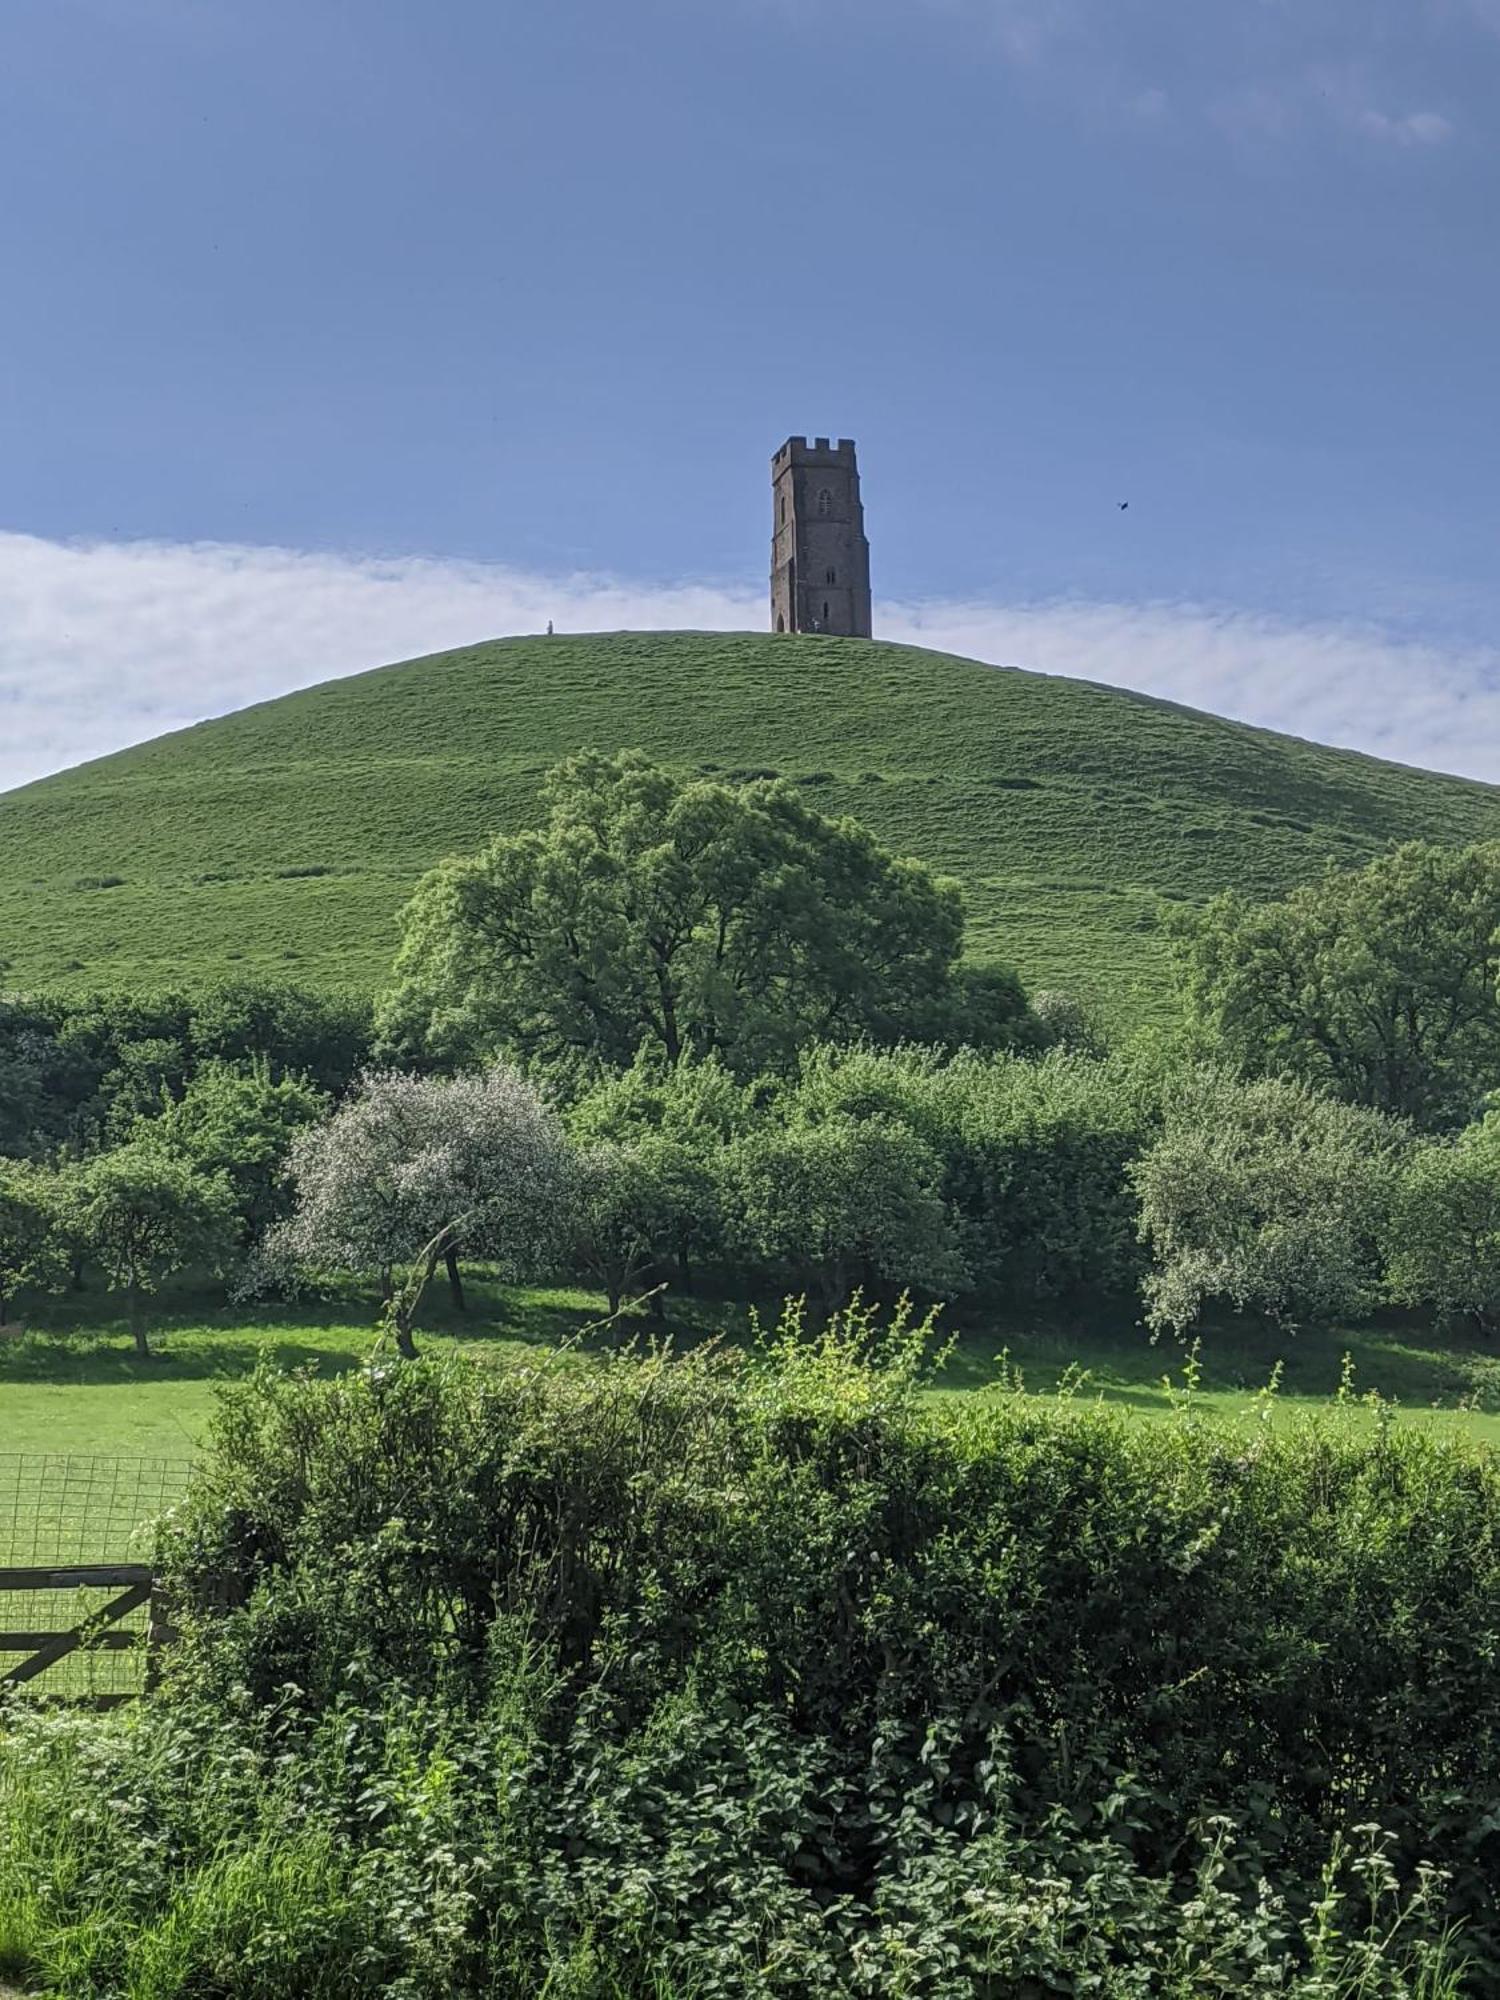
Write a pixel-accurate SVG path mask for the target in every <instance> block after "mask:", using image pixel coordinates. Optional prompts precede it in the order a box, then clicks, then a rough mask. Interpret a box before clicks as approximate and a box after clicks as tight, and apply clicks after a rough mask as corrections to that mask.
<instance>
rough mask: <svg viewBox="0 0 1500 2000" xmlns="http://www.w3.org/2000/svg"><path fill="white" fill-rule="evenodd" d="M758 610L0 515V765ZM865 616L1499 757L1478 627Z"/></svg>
mask: <svg viewBox="0 0 1500 2000" xmlns="http://www.w3.org/2000/svg"><path fill="white" fill-rule="evenodd" d="M549 618H551V619H553V620H555V622H556V624H557V627H558V629H559V630H560V631H615V630H621V629H637V630H657V629H664V628H666V629H670V628H686V629H696V630H726V631H734V630H760V629H763V627H764V624H765V609H764V601H763V593H762V592H761V590H760V589H759V588H753V589H752V588H750V587H748V586H746V587H738V586H719V585H712V584H693V583H686V584H683V583H678V584H650V583H632V582H629V581H625V580H622V579H619V578H612V577H598V576H571V577H545V576H538V575H534V574H528V573H526V572H524V571H520V570H516V569H510V568H505V567H501V566H499V565H493V564H486V563H471V562H459V561H452V560H444V559H431V558H423V557H400V558H377V557H354V556H343V555H324V554H309V553H305V552H301V551H297V550H292V549H278V548H251V547H234V546H226V545H223V544H197V545H177V544H164V543H150V542H138V543H125V544H118V543H59V542H51V541H45V540H42V539H39V538H37V537H34V536H28V535H17V534H0V788H7V787H10V786H14V785H19V784H23V783H25V782H26V781H27V780H28V779H31V778H36V777H40V776H42V775H44V774H45V773H47V772H49V771H55V770H59V769H62V768H63V767H64V766H66V765H70V764H76V763H80V762H82V761H84V760H85V759H86V758H89V757H96V756H99V755H102V754H103V753H104V752H106V751H109V750H115V749H119V748H122V747H123V746H124V745H126V744H128V743H135V742H140V741H142V740H143V739H145V738H147V737H150V736H156V735H159V734H160V733H161V732H162V731H164V730H168V729H176V728H179V727H181V726H183V725H184V724H187V723H190V722H197V721H201V720H203V719H204V718H206V717H208V716H213V715H221V714H224V713H226V712H227V711H229V710H230V709H234V708H240V707H243V706H245V705H246V704H247V703H249V702H254V701H263V700H266V699H268V698H270V697H272V696H274V695H278V694H284V693H287V692H288V691H289V690H291V689H293V688H298V687H308V686H311V685H312V684H313V683H314V682H316V681H322V680H329V679H332V678H335V677H337V676H339V675H342V674H348V673H354V672H358V671H360V670H361V669H363V668H366V667H371V666H377V665H379V664H381V663H382V662H385V661H388V660H399V659H406V658H410V657H412V656H414V655H416V654H420V653H430V652H438V651H441V650H442V649H443V648H445V647H449V646H459V645H463V644H466V643H471V642H473V641H476V640H481V639H488V638H496V637H500V636H503V635H506V634H510V633H518V632H539V631H541V630H543V629H544V628H545V626H546V623H547V620H548V619H549ZM876 623H877V630H878V632H879V634H880V636H881V637H882V638H887V639H897V640H909V641H911V642H912V643H913V644H917V645H922V646H931V647H934V648H938V649H941V650H944V651H949V652H955V653H961V654H965V655H967V656H969V657H970V658H973V659H979V660H986V661H989V662H991V663H992V664H995V665H998V666H1023V667H1031V668H1035V669H1038V670H1040V671H1042V672H1045V673H1055V674H1068V675H1073V676H1076V677H1078V678H1080V679H1084V680H1095V681H1105V682H1108V683H1110V684H1111V685H1113V686H1116V687H1124V688H1134V689H1137V690H1139V691H1140V692H1142V693H1145V694H1154V695H1161V696H1165V697H1166V698H1168V699H1170V700H1173V701H1180V702H1186V703H1188V704H1190V705H1191V706H1193V707H1196V708H1205V709H1209V710H1212V711H1213V712H1215V713H1217V714H1220V715H1229V716H1234V717H1236V718H1238V719H1239V720H1241V721H1245V722H1254V723H1259V724H1261V725H1262V726H1264V727H1266V728H1271V729H1281V730H1286V731H1289V732H1290V733H1292V734H1294V735H1298V736H1307V737H1312V738H1314V739H1316V740H1318V741H1320V742H1325V743H1335V744H1339V745H1342V746H1345V747H1347V748H1350V749H1358V750H1367V751H1370V752H1373V753H1374V754H1375V755H1377V756H1382V757H1392V758H1396V759H1398V760H1400V761H1402V762H1405V763H1411V764H1421V765H1426V766H1428V767H1430V768H1434V769H1439V770H1448V771H1459V772H1463V773H1465V774H1467V775H1469V776H1472V777H1479V778H1488V779H1492V780H1495V781H1500V651H1497V650H1495V649H1490V648H1474V649H1469V650H1461V649H1456V648H1446V647H1442V646H1437V645H1429V644H1421V643H1418V642H1414V641H1411V640H1408V639H1404V638H1397V637H1394V636H1392V635H1390V634H1388V633H1382V632H1381V631H1379V630H1378V629H1374V628H1369V629H1366V628H1363V627H1357V626H1353V625H1329V624H1324V625H1307V624H1296V623H1293V622H1290V621H1286V620H1281V619H1277V618H1274V617H1269V616H1266V615H1264V614H1262V613H1259V612H1253V611H1246V610H1238V609H1234V608H1223V607H1216V606H1211V605H1198V604H1187V603H1145V604H1127V603H1094V602H1079V601H1071V600H1063V601H1048V602H1043V603H1029V604H981V603H974V604H963V603H926V604H897V603H889V602H886V603H881V604H880V605H879V606H878V608H877V612H876Z"/></svg>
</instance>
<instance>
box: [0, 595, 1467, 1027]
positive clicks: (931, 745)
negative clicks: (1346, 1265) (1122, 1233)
mask: <svg viewBox="0 0 1500 2000" xmlns="http://www.w3.org/2000/svg"><path fill="white" fill-rule="evenodd" d="M581 745H593V746H596V747H598V748H601V749H613V748H618V747H621V746H625V745H632V746H638V747H640V748H642V749H644V750H646V751H649V752H650V753H652V754H653V755H655V756H657V757H660V758H662V759H663V760H665V761H667V762H669V763H671V764H673V765H674V766H677V767H678V768H680V769H682V770H684V771H715V772H722V773H725V774H727V775H730V776H736V775H748V774H750V773H761V772H772V771H774V772H779V773H781V774H783V775H785V776H786V777H789V778H792V779H795V780H796V781H797V782H798V783H799V784H800V785H802V786H804V787H805V788H806V790H807V795H808V797H809V798H810V799H811V800H812V801H813V802H814V803H815V804H817V805H818V806H819V807H820V808H821V809H823V810H824V811H828V812H834V813H845V812H847V813H854V814H856V815H858V817H860V818H861V819H863V820H865V821H867V822H868V823H869V824H870V825H871V826H872V827H873V828H874V829H875V830H876V832H877V833H879V834H880V836H881V837H882V838H883V839H885V840H886V841H888V842H889V843H891V844H892V845H893V846H894V847H896V848H898V849H900V850H902V851H903V852H907V853H912V854H918V855H921V856H923V857H925V858H926V859H927V860H929V861H931V862H933V863H935V864H936V865H937V866H939V867H940V868H942V869H945V870H948V871H950V872H952V873H953V874H955V875H957V876H959V877H960V878H961V879H962V881H963V883H964V885H965V888H966V890H967V894H968V899H969V906H970V912H971V938H972V946H973V949H974V950H975V952H976V953H977V954H979V955H981V956H987V957H1000V958H1005V959H1009V960H1011V961H1012V962H1014V963H1015V964H1017V965H1019V966H1020V968H1021V970H1022V972H1023V973H1024V974H1025V975H1026V976H1027V978H1028V979H1030V980H1031V981H1033V982H1034V983H1036V984H1045V985H1062V986H1066V987H1069V988H1072V989H1075V990H1078V991H1082V992H1086V993H1091V994H1093V995H1096V996H1097V997H1098V998H1099V999H1100V1000H1102V1001H1104V1002H1105V1003H1106V1004H1107V1005H1108V1006H1109V1007H1110V1008H1111V1009H1112V1010H1113V1011H1115V1012H1117V1013H1119V1014H1122V1015H1140V1014H1142V1013H1149V1012H1150V1011H1152V1009H1153V1008H1154V1007H1155V1006H1156V1005H1157V1004H1158V1003H1159V1000H1160V996H1161V991H1162V973H1163V959H1164V953H1163V945H1162V940H1161V937H1160V935H1159V932H1158V930H1157V928H1156V921H1155V911H1156V907H1157V906H1156V898H1157V897H1158V896H1159V895H1165V896H1169V897H1201V896H1205V895H1208V894H1210V893H1211V892H1212V891H1214V890H1215V889H1218V888H1220V887H1222V886H1224V885H1225V884H1236V885H1238V886H1240V887H1242V888H1244V889H1246V890H1249V891H1251V892H1254V893H1257V894H1272V893H1275V892H1277V891H1279V890H1281V889H1283V888H1284V887H1286V886H1288V885H1289V884H1291V883H1293V882H1295V881H1298V880H1300V879H1302V878H1305V877H1306V876H1308V875H1310V874H1312V873H1314V872H1316V871H1317V870H1319V869H1320V868H1321V867H1322V865H1323V863H1324V861H1325V858H1327V857H1329V856H1332V857H1333V858H1334V859H1335V860H1337V861H1339V862H1342V863H1357V862H1359V861H1361V860H1363V859H1365V858H1366V857H1367V856H1368V855H1371V854H1373V853H1375V852H1377V851H1378V850H1379V849H1380V848H1382V847H1383V846H1385V845H1386V844H1387V843H1388V842H1389V841H1391V840H1394V839H1401V838H1408V837H1412V836H1422V837H1426V838H1430V839H1435V840H1445V841H1454V842H1462V841H1467V840H1473V839H1477V838H1488V837H1500V790H1496V789H1494V788H1492V787H1489V786H1485V785H1479V784H1474V783H1471V782H1469V781H1467V780H1463V779H1459V778H1448V777H1440V776H1435V775H1432V774H1429V773H1426V772H1421V771H1413V770H1407V769H1405V768H1403V767H1401V766H1398V765H1393V764H1384V763H1380V762H1378V761H1377V760H1375V759H1373V758H1368V757H1361V756H1356V755H1353V754H1351V753H1349V752H1346V751H1337V750H1327V749H1322V748H1320V747H1318V746H1316V745H1313V744H1309V743H1302V742H1298V741H1296V740H1294V739H1292V738H1289V737H1284V736H1275V735H1271V734H1269V733H1267V732H1266V731H1264V730H1257V729H1249V728H1245V727H1243V726H1242V725H1240V724H1236V723H1230V722H1224V721H1220V720H1218V719H1216V718H1215V717H1212V716H1208V715H1200V714H1197V713H1195V712H1194V711H1192V710H1189V709H1184V708H1178V707H1175V706H1173V705H1171V704H1170V703H1166V702H1160V701H1152V700H1148V699H1146V698H1145V697H1143V696H1139V695H1133V694H1126V693H1122V692H1120V691H1119V690H1116V689H1112V688H1105V687H1098V686H1094V685H1091V684H1088V683H1084V682H1079V681H1069V680H1061V679H1056V678H1050V677H1047V676H1043V675H1038V674H1029V673H1022V672H1019V671H1015V670H1012V669H997V668H994V667H987V666H980V665H977V664H976V663H975V662H973V661H970V660H960V659H953V658H949V657H947V656H945V655H943V654H939V653H929V652H924V651H921V650H918V649H917V648H914V647H907V646H892V645H883V644H880V643H875V644H870V643H866V642H860V641H851V640H841V639H816V638H799V639H777V638H773V637H771V636H770V635H765V636H758V635H749V634H732V635H719V634H704V633H692V632H671V633H638V632H633V633H617V634H610V635H607V636H592V637H578V638H561V637H559V638H554V639H509V640H501V641H498V642H496V643H494V644H490V645H482V646H473V647H468V648H465V649H464V650H462V651H460V652H453V653H442V654H437V655H435V656H433V657H432V658H429V659H423V660H413V661H409V662H407V663H405V664H403V665H400V666H392V667H382V668H380V669H378V670H376V671H375V672H372V673H367V674H361V675H358V676H356V677H354V678H352V679H347V680H338V681H330V682H328V683H326V684H325V685H324V686H321V687H316V688H312V689H309V690H308V691H306V692H305V693H301V694H293V695H287V696H285V697H283V698H282V699H281V700H278V701H272V702H267V703H264V704H262V705H261V706H259V707H256V708H250V709H245V710H243V711H242V712H241V713H239V714H237V715H231V716H227V717H225V718H223V719H222V720H220V721H216V722H208V723H203V724H200V725H199V726H198V727H197V728H194V729H188V730H183V731H180V732H179V733H177V734H175V735H172V736H164V737H161V738H159V739H157V740H156V741H155V742H152V743H147V744H144V745H142V746H140V747H139V748H137V749H133V750H127V751H123V752H121V753H120V754H118V755H117V756H113V757H106V758H102V759H100V760H99V761H97V762H95V763H92V764H86V765H83V766H81V767H80V768H79V769H77V770H74V771H68V772H64V773H62V774H61V775H59V776H57V777H53V778H47V779H43V780H42V781H41V782H40V783H37V784H33V785H29V786H26V787H25V788H24V789H22V790H20V791H17V792H12V793H9V794H7V795H6V796H4V797H3V798H0V958H5V959H8V960H9V961H10V962H11V966H12V971H11V974H10V978H11V980H12V982H13V983H16V984H20V985H24V986H36V985H46V984H51V985H57V984H64V985H69V986H82V985H89V984H115V983H122V984H141V985H153V986H154V985H162V984H167V983H172V982H177V981H181V980H191V979H197V978H207V977H213V976H222V975H226V974H233V973H236V972H238V973H243V974H255V975H280V976H285V977H295V978H297V979H299V980H308V981H315V982H323V983H328V984H338V985H344V986H366V987H367V986H373V985H374V984H375V983H376V982H378V981H379V979H380V978H381V977H382V975H383V973H384V971H385V969H386V966H387V965H388V963H389V959H390V954H391V950H392V945H393V939H394V922H393V919H394V915H395V912H396V909H397V908H398V906H399V904H400V903H401V901H402V899H403V897H404V896H405V895H406V893H407V891H408V890H409V889H410V887H411V885H412V883H413V881H414V880H415V879H416V877H417V875H418V874H419V873H420V872H421V871H422V870H423V869H424V868H425V867H427V866H428V864H429V863H431V862H432V861H434V860H435V859H436V858H437V857H438V856H440V855H442V854H445V853H448V852H451V851H453V850H455V849H462V848H469V847H473V846H475V845H477V844H478V842H479V841H480V840H481V839H482V838H483V837H484V836H485V835H486V834H487V833H489V832H490V831H491V830H493V829H495V828H511V827H516V826H520V825H522V824H523V823H525V822H526V821H527V820H528V819H530V818H532V817H533V816H534V815H535V812H536V792H537V786H538V782H539V780H540V778H541V776H542V774H543V772H544V771H545V770H546V768H547V766H548V765H549V764H551V763H552V762H553V761H554V760H555V759H556V758H557V757H559V756H560V755H562V754H564V753H565V752H567V751H569V750H573V749H576V748H578V747H579V746H581Z"/></svg>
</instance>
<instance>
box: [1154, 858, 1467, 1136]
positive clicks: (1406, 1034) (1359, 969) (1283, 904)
mask: <svg viewBox="0 0 1500 2000" xmlns="http://www.w3.org/2000/svg"><path fill="white" fill-rule="evenodd" d="M1497 936H1500V846H1484V847H1469V848H1463V849H1451V848H1442V847H1433V846H1429V845H1426V844H1423V843H1421V842H1415V841H1414V842H1410V843H1408V844H1407V845H1406V846H1403V847H1398V848H1394V849H1393V850H1392V851H1391V852H1390V853H1389V854H1386V855H1383V856H1381V858H1380V859H1379V860H1377V861H1374V862H1372V863H1371V864H1370V865H1369V866H1368V867H1366V868H1360V869H1355V870H1350V871H1345V872H1336V871H1330V872H1329V873H1328V874H1327V875H1325V876H1324V877H1323V878H1322V879H1321V880H1320V881H1317V882H1312V883H1308V884H1306V885H1305V886H1304V887H1302V888H1299V889H1295V890H1293V891H1292V893H1291V894H1290V895H1289V896H1287V897H1285V898H1284V899H1283V900H1282V901H1280V902H1272V903H1258V904H1257V903H1250V902H1247V901H1246V900H1245V899H1244V898H1243V897H1241V896H1238V895H1223V896H1219V897H1217V898H1215V900H1214V901H1213V902H1211V903H1210V904H1209V905H1208V906H1207V907H1206V908H1205V909H1204V910H1202V911H1201V912H1199V913H1198V914H1197V915H1196V916H1194V917H1188V918H1185V919H1180V920H1179V951H1178V981H1179V990H1180V992H1181V995H1182V999H1183V1002H1184V1006H1185V1011H1186V1015H1187V1019H1188V1023H1189V1026H1190V1028H1191V1029H1192V1031H1193V1032H1194V1033H1195V1034H1196V1035H1197V1036H1198V1037H1199V1038H1200V1040H1201V1041H1203V1042H1205V1043H1207V1044H1208V1045H1209V1047H1210V1048H1211V1050H1212V1052H1213V1054H1214V1056H1215V1057H1216V1059H1218V1060H1220V1061H1223V1060H1226V1059H1227V1060H1228V1061H1230V1062H1232V1063H1233V1064H1234V1066H1235V1067H1236V1068H1238V1069H1239V1070H1240V1071H1241V1072H1242V1073H1243V1074H1246V1075H1261V1076H1266V1075H1276V1074H1284V1075H1292V1076H1296V1077H1300V1078H1302V1079H1303V1080H1304V1081H1306V1082H1308V1083H1312V1084H1315V1085H1317V1086H1318V1087H1319V1088H1320V1089H1325V1090H1328V1091H1331V1092H1332V1093H1333V1094H1334V1095H1335V1096H1337V1097H1341V1098H1343V1099H1344V1100H1345V1101H1346V1102H1348V1103H1351V1104H1365V1105H1369V1106H1371V1107H1372V1108H1373V1109H1375V1110H1379V1111H1389V1112H1394V1113H1396V1114H1397V1115H1399V1116H1402V1117H1407V1118H1411V1119H1413V1120H1414V1121H1416V1122H1417V1123H1419V1124H1421V1125H1423V1126H1427V1127H1441V1126H1447V1125H1461V1124H1465V1123H1467V1122H1468V1121H1469V1120H1470V1119H1471V1118H1472V1117H1474V1115H1475V1114H1476V1112H1477V1110H1478V1107H1479V1104H1480V1102H1481V1101H1482V1099H1483V1098H1484V1096H1485V1095H1486V1093H1487V1092H1488V1091H1489V1090H1491V1089H1493V1088H1494V1087H1495V1086H1496V1085H1497V1084H1500V1002H1497V997H1496V977H1497V973H1500V943H1497Z"/></svg>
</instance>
